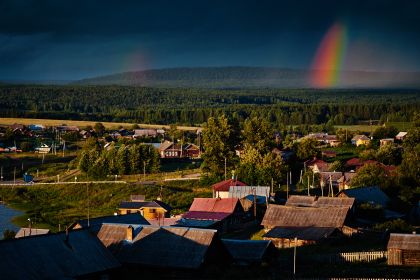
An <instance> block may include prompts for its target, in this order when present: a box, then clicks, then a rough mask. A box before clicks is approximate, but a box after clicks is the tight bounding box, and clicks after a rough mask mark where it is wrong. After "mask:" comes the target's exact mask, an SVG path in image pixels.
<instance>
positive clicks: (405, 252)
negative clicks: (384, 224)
mask: <svg viewBox="0 0 420 280" xmlns="http://www.w3.org/2000/svg"><path fill="white" fill-rule="evenodd" d="M388 265H403V266H420V234H397V233H391V236H390V238H389V241H388Z"/></svg>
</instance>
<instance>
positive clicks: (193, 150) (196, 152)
mask: <svg viewBox="0 0 420 280" xmlns="http://www.w3.org/2000/svg"><path fill="white" fill-rule="evenodd" d="M183 149H184V155H185V157H188V158H199V157H200V156H201V152H200V147H198V146H197V145H195V144H186V145H184V147H183Z"/></svg>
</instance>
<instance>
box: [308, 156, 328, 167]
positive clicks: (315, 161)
mask: <svg viewBox="0 0 420 280" xmlns="http://www.w3.org/2000/svg"><path fill="white" fill-rule="evenodd" d="M315 164H318V165H328V163H326V162H325V161H323V160H321V159H317V158H314V159H310V160H307V161H305V165H306V167H309V166H314V165H315Z"/></svg>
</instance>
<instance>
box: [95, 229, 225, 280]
mask: <svg viewBox="0 0 420 280" xmlns="http://www.w3.org/2000/svg"><path fill="white" fill-rule="evenodd" d="M98 238H99V239H100V240H101V241H102V243H103V245H105V247H107V248H108V249H109V250H110V251H111V252H112V254H114V256H115V257H116V258H117V259H118V260H119V261H120V262H121V263H122V264H124V265H130V266H134V265H136V266H144V267H151V268H152V267H159V268H160V269H163V268H171V269H198V268H200V267H202V266H203V265H206V264H209V263H225V262H226V261H227V260H229V259H230V256H229V253H228V252H227V250H226V249H225V248H224V246H223V245H222V243H221V241H220V239H219V238H218V237H217V231H216V230H209V229H197V228H188V227H157V226H143V225H134V224H127V225H120V224H104V225H103V226H102V228H101V230H100V231H99V233H98ZM159 272H160V275H162V274H161V272H162V270H159Z"/></svg>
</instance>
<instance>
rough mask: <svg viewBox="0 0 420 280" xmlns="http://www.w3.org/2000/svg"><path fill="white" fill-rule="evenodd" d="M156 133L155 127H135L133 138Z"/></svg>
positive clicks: (152, 135) (151, 135)
mask: <svg viewBox="0 0 420 280" xmlns="http://www.w3.org/2000/svg"><path fill="white" fill-rule="evenodd" d="M157 135H158V133H157V131H156V129H135V130H134V135H133V138H139V137H156V136H157Z"/></svg>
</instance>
